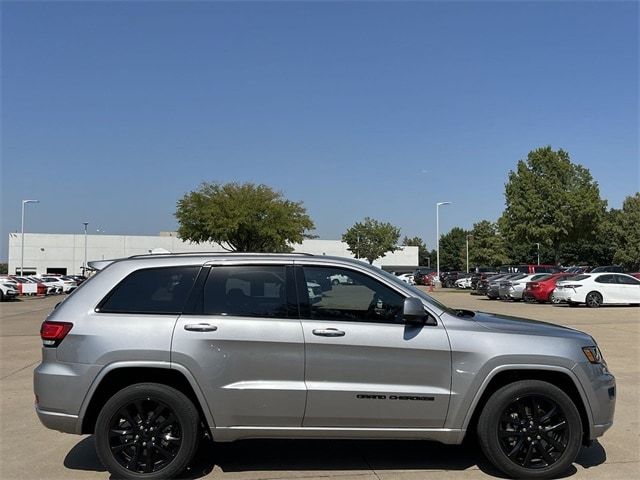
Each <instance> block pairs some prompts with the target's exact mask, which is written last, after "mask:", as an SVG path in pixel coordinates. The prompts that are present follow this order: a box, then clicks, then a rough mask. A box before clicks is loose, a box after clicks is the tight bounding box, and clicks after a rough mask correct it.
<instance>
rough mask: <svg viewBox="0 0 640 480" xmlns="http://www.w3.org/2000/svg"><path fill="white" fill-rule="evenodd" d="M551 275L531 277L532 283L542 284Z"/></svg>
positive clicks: (543, 274)
mask: <svg viewBox="0 0 640 480" xmlns="http://www.w3.org/2000/svg"><path fill="white" fill-rule="evenodd" d="M550 276H551V275H549V274H548V273H542V274H540V275H534V276H533V277H531V281H532V282H542V281H544V280H546V279H548V278H549V277H550Z"/></svg>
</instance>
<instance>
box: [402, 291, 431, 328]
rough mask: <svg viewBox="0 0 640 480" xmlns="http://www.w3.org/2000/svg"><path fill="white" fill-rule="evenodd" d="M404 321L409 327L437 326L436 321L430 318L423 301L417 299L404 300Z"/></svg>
mask: <svg viewBox="0 0 640 480" xmlns="http://www.w3.org/2000/svg"><path fill="white" fill-rule="evenodd" d="M402 319H403V320H404V321H405V323H407V324H408V325H436V322H435V319H434V318H432V317H430V316H429V314H428V313H427V312H426V311H425V309H424V305H423V304H422V301H421V300H420V299H419V298H416V297H409V298H405V299H404V306H403V307H402Z"/></svg>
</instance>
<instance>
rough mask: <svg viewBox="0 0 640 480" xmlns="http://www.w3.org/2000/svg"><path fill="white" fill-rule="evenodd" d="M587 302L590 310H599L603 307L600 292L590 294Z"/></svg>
mask: <svg viewBox="0 0 640 480" xmlns="http://www.w3.org/2000/svg"><path fill="white" fill-rule="evenodd" d="M585 302H586V304H587V307H589V308H598V307H599V306H601V305H602V295H601V294H600V293H599V292H589V293H587V297H586V299H585Z"/></svg>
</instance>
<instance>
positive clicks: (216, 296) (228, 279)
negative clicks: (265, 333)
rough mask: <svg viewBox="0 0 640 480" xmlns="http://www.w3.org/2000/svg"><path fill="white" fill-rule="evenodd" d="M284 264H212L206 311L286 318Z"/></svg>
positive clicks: (207, 288)
mask: <svg viewBox="0 0 640 480" xmlns="http://www.w3.org/2000/svg"><path fill="white" fill-rule="evenodd" d="M286 285H287V282H286V275H285V267H284V265H264V266H260V265H233V266H220V267H212V268H211V272H210V273H209V277H208V278H207V281H206V283H205V287H204V302H203V313H204V314H205V315H225V316H239V317H271V318H287V317H288V310H289V309H288V305H287V288H286Z"/></svg>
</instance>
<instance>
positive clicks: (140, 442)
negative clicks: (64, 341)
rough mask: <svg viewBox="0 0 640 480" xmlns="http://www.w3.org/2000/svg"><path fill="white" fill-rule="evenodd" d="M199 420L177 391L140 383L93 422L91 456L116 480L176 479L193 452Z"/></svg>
mask: <svg viewBox="0 0 640 480" xmlns="http://www.w3.org/2000/svg"><path fill="white" fill-rule="evenodd" d="M198 425H199V415H198V411H197V410H196V408H195V406H194V405H193V403H192V402H191V401H190V400H189V399H188V398H187V397H186V396H185V395H184V394H182V393H181V392H179V391H178V390H176V389H174V388H171V387H168V386H166V385H160V384H156V383H139V384H135V385H131V386H129V387H126V388H124V389H122V390H120V391H119V392H118V393H116V394H115V395H114V396H113V397H111V398H110V399H109V400H107V403H106V404H105V405H104V407H103V408H102V410H101V411H100V414H99V415H98V420H97V421H96V427H95V438H96V451H97V453H98V457H99V458H100V461H101V462H102V463H103V464H104V465H105V467H107V469H108V470H109V472H111V473H112V474H113V476H114V477H116V478H125V479H138V480H156V479H161V478H175V477H176V476H177V475H178V474H180V473H181V472H182V471H183V470H184V469H185V468H186V467H187V465H188V464H189V462H190V461H191V460H192V459H193V457H194V455H195V452H196V449H197V446H198Z"/></svg>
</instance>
